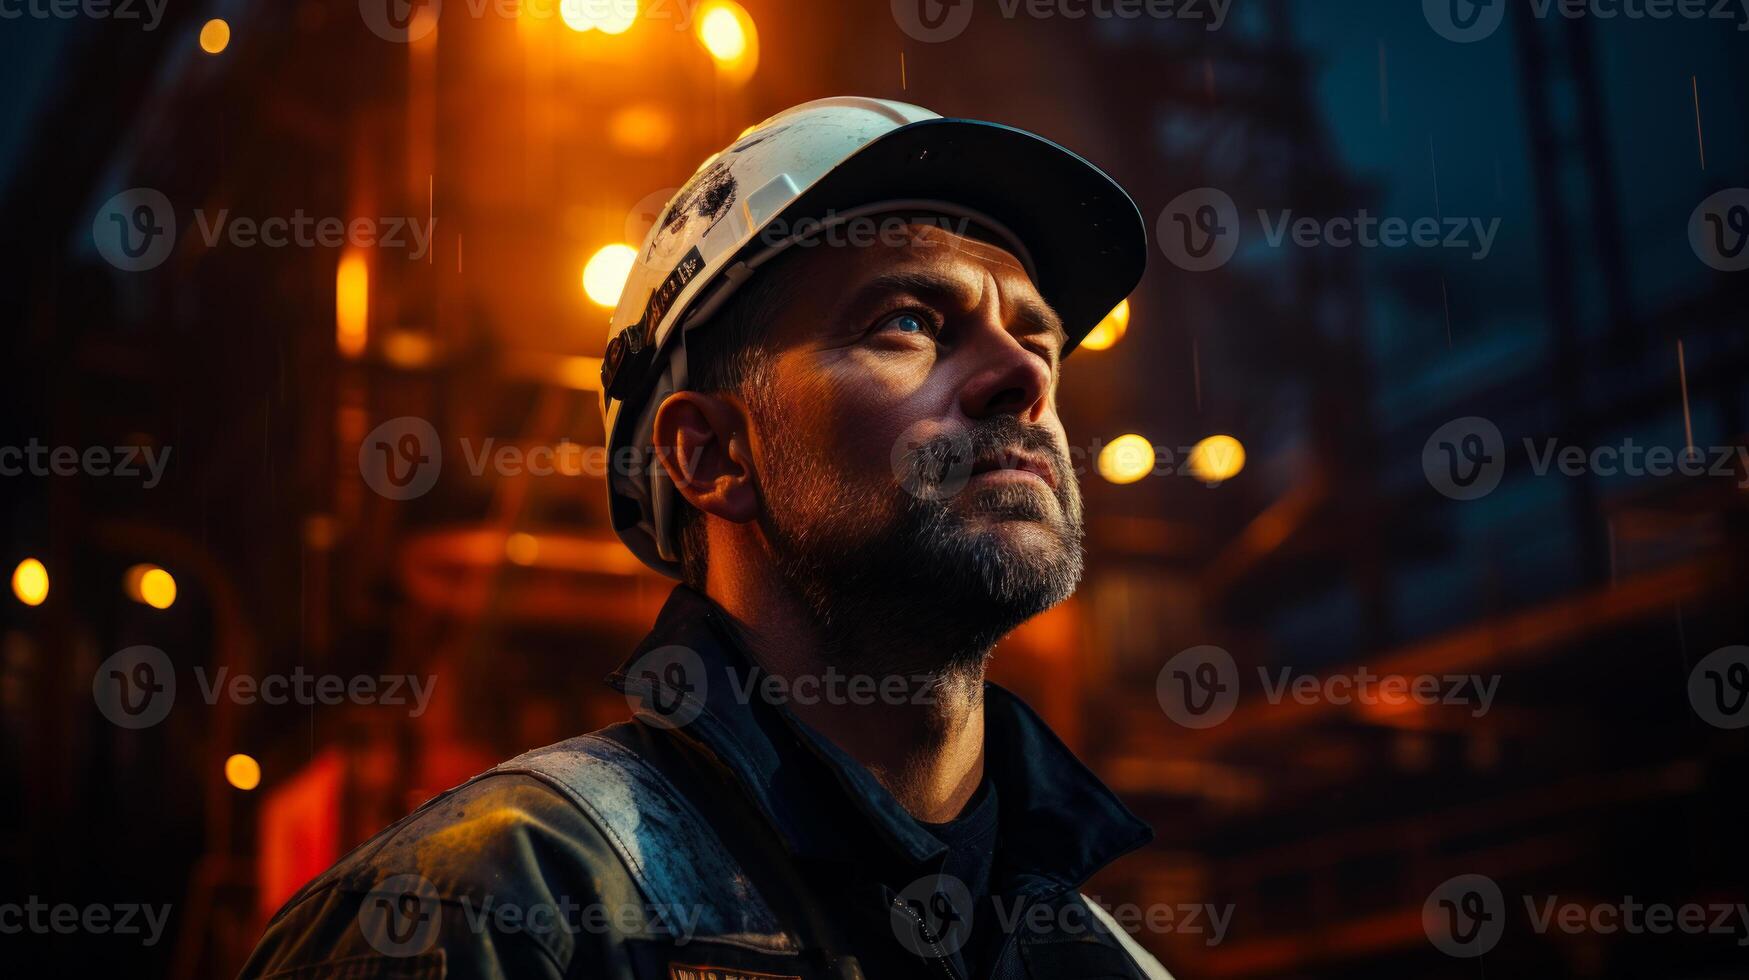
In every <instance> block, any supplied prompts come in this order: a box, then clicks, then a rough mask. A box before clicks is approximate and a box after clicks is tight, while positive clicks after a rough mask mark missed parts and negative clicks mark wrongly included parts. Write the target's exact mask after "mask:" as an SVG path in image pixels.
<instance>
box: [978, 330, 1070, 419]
mask: <svg viewBox="0 0 1749 980" xmlns="http://www.w3.org/2000/svg"><path fill="white" fill-rule="evenodd" d="M977 334H978V339H977V340H976V341H975V342H974V343H971V344H967V345H965V346H964V347H963V348H962V353H963V354H965V355H966V356H968V357H970V358H973V359H974V362H975V364H976V367H975V368H974V369H973V373H972V375H971V377H969V378H967V379H966V383H965V384H964V385H963V386H962V387H961V388H960V409H961V411H963V412H965V413H966V417H968V418H971V419H985V418H989V417H991V416H993V415H1013V416H1016V417H1018V418H1020V419H1021V420H1022V421H1025V422H1037V421H1038V420H1039V419H1040V418H1041V417H1042V416H1043V415H1044V412H1045V408H1046V406H1047V404H1048V401H1049V395H1050V390H1051V370H1050V366H1049V365H1048V364H1047V363H1046V362H1045V359H1044V358H1043V357H1042V356H1040V355H1039V354H1037V353H1035V352H1033V351H1030V350H1028V349H1027V348H1026V347H1025V346H1024V345H1023V344H1021V343H1020V341H1019V340H1017V339H1016V338H1015V337H1014V335H1013V334H1011V333H1009V332H1008V330H1007V329H1006V328H1005V327H1003V326H1001V325H1000V324H993V325H991V326H989V327H988V328H984V329H980V330H979V331H978V332H977Z"/></svg>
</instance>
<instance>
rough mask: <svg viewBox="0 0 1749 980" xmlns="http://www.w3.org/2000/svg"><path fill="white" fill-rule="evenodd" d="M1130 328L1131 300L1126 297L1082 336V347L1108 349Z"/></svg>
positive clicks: (1086, 348)
mask: <svg viewBox="0 0 1749 980" xmlns="http://www.w3.org/2000/svg"><path fill="white" fill-rule="evenodd" d="M1129 328H1130V301H1129V300H1127V299H1126V300H1124V301H1123V302H1121V303H1119V304H1117V306H1116V307H1115V308H1113V309H1112V311H1111V312H1110V313H1107V314H1106V315H1105V319H1103V320H1101V321H1099V324H1098V325H1097V326H1095V327H1094V328H1093V329H1092V330H1089V331H1087V336H1085V337H1082V338H1081V347H1082V348H1083V349H1084V350H1106V349H1108V348H1110V347H1111V345H1113V344H1115V343H1117V342H1118V341H1120V340H1122V339H1123V335H1124V333H1125V332H1127V331H1128V330H1129Z"/></svg>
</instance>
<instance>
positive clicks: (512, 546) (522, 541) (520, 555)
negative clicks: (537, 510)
mask: <svg viewBox="0 0 1749 980" xmlns="http://www.w3.org/2000/svg"><path fill="white" fill-rule="evenodd" d="M504 557H506V558H508V559H510V561H511V562H512V563H513V564H517V565H532V564H534V563H535V560H536V559H538V558H539V557H540V540H539V539H538V538H536V537H535V536H534V535H532V534H529V533H527V532H526V531H517V532H516V533H515V534H512V535H511V536H510V537H508V538H505V539H504Z"/></svg>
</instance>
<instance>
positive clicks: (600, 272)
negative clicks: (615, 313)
mask: <svg viewBox="0 0 1749 980" xmlns="http://www.w3.org/2000/svg"><path fill="white" fill-rule="evenodd" d="M637 260H638V250H637V249H635V248H633V247H631V246H630V245H626V244H624V243H619V244H614V245H608V246H605V247H603V248H602V249H601V251H599V252H596V253H595V254H594V255H593V256H591V257H590V259H589V262H588V264H586V265H584V266H583V292H584V293H586V294H588V296H589V298H590V299H591V300H592V301H594V302H595V303H597V304H599V305H601V306H605V307H608V308H609V309H611V308H613V307H615V306H618V305H619V294H620V290H622V289H624V288H625V285H626V277H627V276H629V275H631V274H632V264H633V263H635V262H636V261H637Z"/></svg>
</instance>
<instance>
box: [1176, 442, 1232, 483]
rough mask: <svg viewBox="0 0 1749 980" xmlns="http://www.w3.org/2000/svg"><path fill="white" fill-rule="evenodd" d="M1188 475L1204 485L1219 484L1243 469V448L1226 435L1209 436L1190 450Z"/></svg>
mask: <svg viewBox="0 0 1749 980" xmlns="http://www.w3.org/2000/svg"><path fill="white" fill-rule="evenodd" d="M1187 463H1188V465H1189V467H1190V474H1191V475H1192V476H1194V477H1196V478H1197V479H1199V480H1201V481H1203V482H1204V483H1220V482H1221V481H1223V480H1230V479H1232V478H1233V477H1235V476H1238V475H1239V471H1240V470H1242V469H1244V468H1245V446H1244V444H1243V443H1241V442H1239V440H1237V439H1235V438H1233V437H1232V436H1227V435H1214V436H1209V437H1208V438H1207V439H1204V440H1203V441H1201V442H1199V443H1197V444H1196V446H1195V447H1194V448H1192V449H1191V450H1190V459H1189V460H1188V461H1187Z"/></svg>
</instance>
